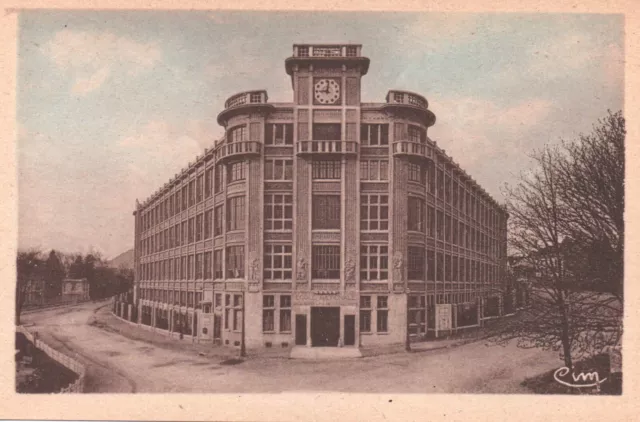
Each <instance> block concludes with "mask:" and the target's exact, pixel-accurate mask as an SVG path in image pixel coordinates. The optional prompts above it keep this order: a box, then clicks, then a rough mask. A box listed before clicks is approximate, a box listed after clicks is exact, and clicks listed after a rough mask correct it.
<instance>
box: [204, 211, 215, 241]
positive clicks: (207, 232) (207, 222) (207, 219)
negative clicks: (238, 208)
mask: <svg viewBox="0 0 640 422" xmlns="http://www.w3.org/2000/svg"><path fill="white" fill-rule="evenodd" d="M212 217H213V210H208V211H206V212H205V213H204V238H205V239H209V238H211V223H212V221H211V220H212Z"/></svg>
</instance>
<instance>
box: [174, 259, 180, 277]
mask: <svg viewBox="0 0 640 422" xmlns="http://www.w3.org/2000/svg"><path fill="white" fill-rule="evenodd" d="M173 280H180V258H174V259H173Z"/></svg>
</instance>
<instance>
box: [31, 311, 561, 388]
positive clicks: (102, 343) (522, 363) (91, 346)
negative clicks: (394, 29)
mask: <svg viewBox="0 0 640 422" xmlns="http://www.w3.org/2000/svg"><path fill="white" fill-rule="evenodd" d="M109 311H110V307H109V306H108V303H106V302H100V303H84V304H79V305H75V306H70V307H68V308H58V309H51V310H46V311H42V312H36V313H31V314H28V315H25V316H24V317H23V323H24V324H25V325H27V326H28V327H27V328H28V329H29V330H32V331H38V333H39V335H40V336H41V338H42V339H43V340H44V341H45V342H47V343H49V344H50V345H51V347H54V348H56V349H57V350H59V351H61V352H65V353H68V354H70V355H72V356H74V357H76V358H77V359H78V360H80V361H81V362H82V363H84V364H85V365H87V371H88V372H87V383H86V392H88V393H93V392H123V393H124V392H185V393H186V392H226V393H277V392H316V391H325V392H328V391H335V392H360V393H428V392H434V393H525V394H526V393H530V390H527V389H526V388H525V387H522V386H521V385H520V383H521V382H522V381H523V380H524V379H525V378H527V377H532V376H535V375H538V374H541V373H543V372H545V371H548V370H550V369H554V368H558V367H560V366H562V361H561V360H560V359H559V358H558V354H557V353H555V352H548V351H542V350H538V349H526V350H525V349H518V348H517V347H516V346H515V344H513V343H511V344H509V345H507V346H504V347H503V346H496V345H487V344H485V343H484V342H482V341H478V342H474V343H470V344H466V345H463V346H459V347H455V348H451V349H440V350H433V351H429V352H422V353H396V354H390V355H381V356H375V357H368V358H361V359H351V360H343V361H333V362H312V361H297V360H290V359H287V358H285V357H283V356H282V355H283V354H282V353H280V354H279V355H278V354H270V355H254V356H252V355H251V354H250V356H249V357H248V358H247V359H246V361H244V362H242V363H240V364H237V365H221V364H220V362H222V361H223V360H225V359H227V358H228V357H229V356H233V355H235V354H236V353H237V352H236V351H235V350H232V349H228V348H224V347H213V346H210V345H209V346H204V345H198V346H197V347H194V346H192V345H191V343H180V342H178V341H169V340H168V339H166V338H164V337H163V336H160V335H157V334H154V335H151V337H149V335H148V333H147V335H144V334H141V335H139V336H137V335H136V334H135V333H136V332H137V331H138V330H139V329H138V328H136V327H134V326H129V324H126V323H124V322H120V321H118V320H117V319H116V318H115V317H113V316H112V315H110V314H109ZM110 325H112V326H113V328H110ZM123 325H127V326H129V327H128V328H127V330H131V332H127V331H126V330H125V329H124V328H123V327H122V326H123ZM154 338H157V340H154ZM207 348H210V349H211V350H210V352H207V353H202V350H206V349H207Z"/></svg>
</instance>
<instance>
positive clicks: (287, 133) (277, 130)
mask: <svg viewBox="0 0 640 422" xmlns="http://www.w3.org/2000/svg"><path fill="white" fill-rule="evenodd" d="M264 143H265V145H293V124H292V123H269V124H267V125H266V126H265V134H264Z"/></svg>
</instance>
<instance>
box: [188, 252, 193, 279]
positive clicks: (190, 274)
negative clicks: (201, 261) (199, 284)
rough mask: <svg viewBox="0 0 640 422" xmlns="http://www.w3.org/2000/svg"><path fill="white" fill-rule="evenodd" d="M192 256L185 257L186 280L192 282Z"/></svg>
mask: <svg viewBox="0 0 640 422" xmlns="http://www.w3.org/2000/svg"><path fill="white" fill-rule="evenodd" d="M193 261H194V259H193V255H189V256H188V257H187V280H193V269H194V266H193Z"/></svg>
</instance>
